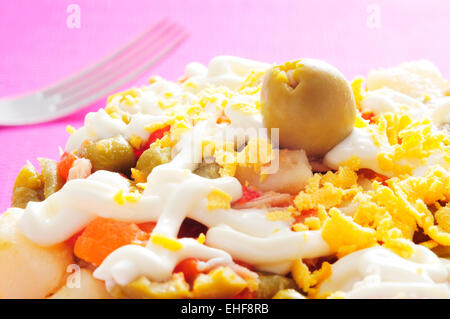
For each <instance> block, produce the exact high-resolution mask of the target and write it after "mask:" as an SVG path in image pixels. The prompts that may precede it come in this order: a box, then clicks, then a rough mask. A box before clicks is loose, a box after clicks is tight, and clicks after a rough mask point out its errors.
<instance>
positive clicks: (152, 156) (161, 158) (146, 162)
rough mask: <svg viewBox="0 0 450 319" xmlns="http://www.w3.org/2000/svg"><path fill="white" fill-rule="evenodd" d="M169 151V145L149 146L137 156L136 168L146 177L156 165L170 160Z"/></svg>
mask: <svg viewBox="0 0 450 319" xmlns="http://www.w3.org/2000/svg"><path fill="white" fill-rule="evenodd" d="M171 153H172V151H171V148H170V147H150V148H149V149H148V150H146V151H145V152H144V153H142V155H141V157H139V160H138V161H137V164H136V168H137V169H138V170H140V171H141V172H142V173H144V174H145V177H146V178H147V176H148V175H149V174H150V173H151V172H152V170H153V169H154V168H155V167H156V166H158V165H161V164H165V163H168V162H170V158H171Z"/></svg>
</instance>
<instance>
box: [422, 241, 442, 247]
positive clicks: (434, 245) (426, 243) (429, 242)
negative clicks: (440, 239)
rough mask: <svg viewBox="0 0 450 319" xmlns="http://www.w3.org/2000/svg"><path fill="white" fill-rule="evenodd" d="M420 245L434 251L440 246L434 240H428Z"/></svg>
mask: <svg viewBox="0 0 450 319" xmlns="http://www.w3.org/2000/svg"><path fill="white" fill-rule="evenodd" d="M419 245H421V246H424V247H426V248H428V249H433V248H436V247H437V246H439V244H438V243H437V242H435V241H434V240H427V241H424V242H422V243H420V244H419Z"/></svg>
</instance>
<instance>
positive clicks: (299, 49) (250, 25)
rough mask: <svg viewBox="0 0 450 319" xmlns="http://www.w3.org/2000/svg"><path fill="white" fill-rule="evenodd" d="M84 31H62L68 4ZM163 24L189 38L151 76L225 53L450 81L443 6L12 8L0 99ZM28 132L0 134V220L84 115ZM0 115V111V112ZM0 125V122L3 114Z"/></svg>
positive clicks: (447, 15) (5, 17)
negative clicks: (403, 66) (419, 72)
mask: <svg viewBox="0 0 450 319" xmlns="http://www.w3.org/2000/svg"><path fill="white" fill-rule="evenodd" d="M72 3H75V4H78V5H79V7H80V9H81V27H80V28H79V29H77V28H74V29H71V28H68V27H67V25H66V19H67V16H68V15H69V13H67V8H68V6H69V4H72ZM161 17H168V18H170V19H171V20H173V21H176V22H178V23H179V24H181V25H183V26H184V27H185V28H186V30H187V31H188V32H189V34H190V37H189V39H188V40H187V41H185V42H184V43H183V44H182V45H181V46H180V47H179V48H178V49H177V50H176V51H175V52H173V53H172V54H170V55H169V56H167V57H166V58H165V59H164V60H163V61H161V62H160V63H159V64H158V65H157V66H155V67H153V68H152V69H151V71H150V72H149V74H147V75H146V76H145V77H142V78H141V79H139V80H137V81H135V82H134V83H131V84H130V86H132V85H139V84H143V83H144V82H145V81H146V79H147V78H148V76H149V75H150V74H158V75H161V76H163V77H166V78H169V79H176V78H177V77H178V76H180V75H181V74H182V73H183V70H184V66H185V64H186V63H188V62H190V61H199V62H203V63H207V62H208V61H209V60H210V59H211V58H212V57H213V56H215V55H219V54H232V55H238V56H243V57H248V58H252V59H257V60H264V61H268V62H275V61H284V60H288V59H293V58H297V57H314V58H319V59H324V60H326V61H328V62H330V63H331V64H333V65H335V66H337V67H338V68H339V69H341V70H342V72H343V73H344V74H345V75H346V76H347V77H348V78H351V77H353V76H355V75H357V74H363V75H365V74H366V73H367V71H368V70H369V68H372V67H381V66H389V65H394V64H396V63H399V62H401V61H404V60H412V59H418V58H427V59H430V60H432V61H434V62H435V63H436V64H437V65H438V66H439V67H440V69H441V71H442V72H443V74H444V75H445V76H446V77H447V78H450V63H449V60H448V57H449V53H450V42H449V39H450V1H448V0H441V1H438V0H421V1H420V0H341V1H334V0H326V1H325V0H324V1H299V0H297V1H294V0H292V1H289V0H282V1H276V0H250V1H242V0H223V1H220V0H211V1H205V0H179V1H176V0H164V1H157V0H150V1H149V0H136V1H134V0H133V1H131V0H126V1H118V0H114V1H113V0H110V1H107V0H95V1H92V0H70V1H69V0H61V1H54V0H40V1H28V0H15V1H2V2H1V4H0V96H6V95H10V94H16V93H21V92H24V91H28V90H34V89H37V88H39V87H42V86H46V85H47V84H50V83H52V82H55V81H57V80H59V79H60V78H63V77H64V76H66V75H69V74H71V73H72V72H76V71H77V70H79V69H80V68H83V67H85V66H87V65H89V64H91V63H93V62H96V61H97V60H98V59H100V58H102V57H103V56H105V55H107V54H108V53H110V52H112V51H113V50H115V49H116V48H118V47H120V46H121V45H122V44H124V43H126V42H127V41H128V40H129V39H130V38H131V37H133V36H135V35H137V34H139V33H140V32H142V31H143V30H145V29H146V28H147V27H149V26H151V25H152V24H154V23H155V22H156V21H158V20H159V19H160V18H161ZM103 105H104V100H102V101H99V102H98V103H96V104H95V105H91V106H89V107H87V108H85V109H84V110H82V111H80V112H78V113H76V114H74V115H71V116H69V117H66V118H64V119H61V120H58V121H55V122H52V123H47V124H42V125H34V126H29V127H14V128H0V146H1V148H0V181H1V183H0V212H1V211H4V210H5V209H6V208H7V207H8V206H9V205H10V196H11V188H12V184H13V182H14V178H15V176H16V174H17V173H18V171H19V169H20V167H21V166H23V165H24V164H25V162H26V160H30V161H31V162H32V163H34V164H36V162H37V161H36V159H37V157H40V156H42V157H49V158H55V159H56V158H58V146H61V147H63V146H64V144H65V141H66V139H67V137H68V134H67V133H66V131H65V127H66V125H67V124H71V125H73V126H75V127H79V126H81V125H82V123H83V118H84V115H85V114H86V112H88V111H92V110H95V109H97V108H98V107H101V106H103ZM0 114H1V110H0ZM0 116H1V115H0Z"/></svg>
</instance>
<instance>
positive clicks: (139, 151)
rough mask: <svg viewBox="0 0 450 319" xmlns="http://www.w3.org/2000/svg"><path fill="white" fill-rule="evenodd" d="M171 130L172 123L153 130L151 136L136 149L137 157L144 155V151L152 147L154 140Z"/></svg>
mask: <svg viewBox="0 0 450 319" xmlns="http://www.w3.org/2000/svg"><path fill="white" fill-rule="evenodd" d="M169 131H170V125H167V126H165V127H163V128H160V129H158V130H156V131H154V132H152V133H151V134H150V136H149V137H148V139H147V141H146V142H145V143H143V144H142V145H141V147H140V148H139V149H135V150H134V154H135V156H136V158H139V157H140V156H141V155H142V153H144V152H145V151H146V150H147V149H148V148H149V147H150V145H152V144H153V142H155V141H156V140H159V139H161V138H163V137H164V134H165V133H166V132H169Z"/></svg>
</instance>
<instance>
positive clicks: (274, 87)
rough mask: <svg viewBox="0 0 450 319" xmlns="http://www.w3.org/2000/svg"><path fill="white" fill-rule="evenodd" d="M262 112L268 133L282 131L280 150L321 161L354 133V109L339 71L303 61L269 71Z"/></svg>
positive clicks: (309, 60) (264, 86)
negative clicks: (273, 130) (300, 152)
mask: <svg viewBox="0 0 450 319" xmlns="http://www.w3.org/2000/svg"><path fill="white" fill-rule="evenodd" d="M261 112H262V115H263V119H264V124H265V126H266V127H267V128H268V129H271V128H279V145H280V147H281V148H288V149H303V150H305V151H306V153H307V154H308V155H309V156H312V157H320V156H323V155H324V154H325V153H327V152H328V151H329V150H330V149H331V148H333V147H334V146H335V145H336V144H338V143H339V142H341V141H342V140H343V139H344V138H346V137H347V136H348V135H349V134H350V133H351V132H352V130H353V127H354V123H355V117H356V105H355V99H354V96H353V93H352V90H351V88H350V85H349V83H348V82H347V80H346V79H345V77H344V76H343V75H342V74H341V73H340V72H339V71H338V70H337V69H336V68H334V67H333V66H331V65H329V64H327V63H325V62H323V61H319V60H313V59H301V60H297V61H291V62H287V63H285V64H282V65H277V66H275V67H273V68H271V69H270V70H268V71H267V73H266V75H265V77H264V83H263V87H262V92H261ZM269 131H270V130H269ZM269 133H270V132H269Z"/></svg>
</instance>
